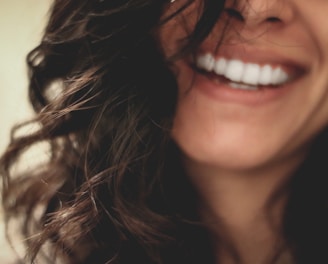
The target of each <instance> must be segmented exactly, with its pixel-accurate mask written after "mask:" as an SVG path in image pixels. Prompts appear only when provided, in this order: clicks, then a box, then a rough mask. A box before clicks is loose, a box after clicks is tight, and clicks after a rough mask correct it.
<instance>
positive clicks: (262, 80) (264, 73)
mask: <svg viewBox="0 0 328 264" xmlns="http://www.w3.org/2000/svg"><path fill="white" fill-rule="evenodd" d="M271 75H272V67H271V66H270V65H264V66H263V67H262V68H261V73H260V77H259V84H261V85H268V84H270V83H271Z"/></svg>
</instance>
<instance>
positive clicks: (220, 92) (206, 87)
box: [193, 72, 295, 106]
mask: <svg viewBox="0 0 328 264" xmlns="http://www.w3.org/2000/svg"><path fill="white" fill-rule="evenodd" d="M194 73H195V78H194V83H193V84H194V85H193V87H195V88H196V89H198V90H199V91H201V92H202V93H204V94H205V95H207V96H209V97H210V98H211V99H213V100H218V101H222V102H227V103H237V104H244V105H250V106H257V105H263V104H267V103H269V102H271V101H276V100H279V99H280V98H282V97H284V96H285V95H286V93H288V92H289V91H290V90H291V89H292V87H294V86H295V85H294V84H295V81H293V82H290V83H288V84H285V85H282V86H279V87H274V88H270V87H261V88H260V89H258V90H244V89H238V88H232V87H231V86H229V84H228V83H227V82H221V81H220V80H217V79H213V78H211V77H209V76H207V75H206V74H202V73H199V72H194Z"/></svg>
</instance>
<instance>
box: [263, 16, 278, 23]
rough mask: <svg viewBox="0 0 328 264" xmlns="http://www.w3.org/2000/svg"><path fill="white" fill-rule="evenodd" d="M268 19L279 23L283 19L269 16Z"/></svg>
mask: <svg viewBox="0 0 328 264" xmlns="http://www.w3.org/2000/svg"><path fill="white" fill-rule="evenodd" d="M266 21H267V22H271V23H277V22H281V19H279V18H278V17H268V18H267V19H266Z"/></svg>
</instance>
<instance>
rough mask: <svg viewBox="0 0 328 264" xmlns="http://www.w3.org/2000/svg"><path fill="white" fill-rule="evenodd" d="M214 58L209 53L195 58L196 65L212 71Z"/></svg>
mask: <svg viewBox="0 0 328 264" xmlns="http://www.w3.org/2000/svg"><path fill="white" fill-rule="evenodd" d="M214 64H215V60H214V58H213V56H212V55H211V54H209V53H207V54H205V55H204V56H200V57H198V58H197V66H198V67H199V68H201V69H203V70H206V71H212V70H213V68H214Z"/></svg>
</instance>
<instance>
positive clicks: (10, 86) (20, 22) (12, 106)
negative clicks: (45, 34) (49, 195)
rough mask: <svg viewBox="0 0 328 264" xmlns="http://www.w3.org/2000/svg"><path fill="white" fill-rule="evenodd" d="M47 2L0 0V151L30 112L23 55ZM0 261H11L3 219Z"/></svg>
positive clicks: (37, 31)
mask: <svg viewBox="0 0 328 264" xmlns="http://www.w3.org/2000/svg"><path fill="white" fill-rule="evenodd" d="M50 2H51V1H50V0H0V34H1V35H0V124H1V128H0V153H2V152H3V150H4V148H5V145H6V144H7V143H8V137H9V130H10V127H11V126H12V125H13V124H14V123H17V122H20V121H23V120H25V119H26V118H28V117H29V116H31V114H32V112H31V110H30V108H29V106H28V103H27V78H26V76H27V74H26V73H27V70H26V66H25V57H26V54H27V53H28V51H30V50H31V49H32V48H33V47H35V46H36V45H37V43H38V41H39V40H40V37H41V33H42V31H43V27H44V24H45V21H46V17H47V11H48V8H49V6H50ZM0 215H1V216H2V212H1V210H0ZM0 263H1V264H11V263H14V257H13V255H12V254H11V250H10V248H9V246H8V245H6V242H5V241H4V236H3V224H2V222H0Z"/></svg>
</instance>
